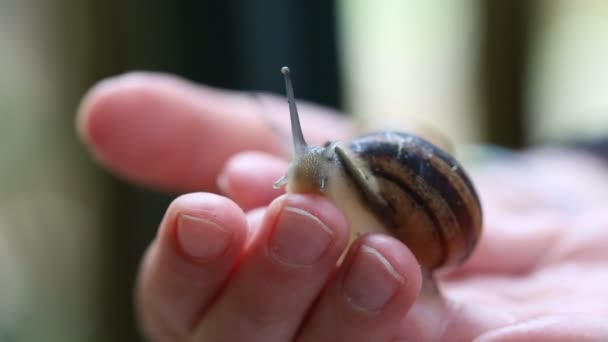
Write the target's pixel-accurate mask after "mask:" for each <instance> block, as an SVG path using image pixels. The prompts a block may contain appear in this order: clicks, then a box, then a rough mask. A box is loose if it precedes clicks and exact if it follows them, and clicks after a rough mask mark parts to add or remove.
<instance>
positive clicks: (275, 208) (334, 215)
mask: <svg viewBox="0 0 608 342" xmlns="http://www.w3.org/2000/svg"><path fill="white" fill-rule="evenodd" d="M287 208H295V209H299V210H302V211H304V212H306V213H310V214H311V215H312V216H314V217H316V218H318V219H319V220H320V221H321V222H322V223H323V224H324V225H325V226H327V227H329V229H331V230H332V231H333V233H334V234H335V235H336V236H335V239H336V241H337V242H338V243H339V244H340V245H344V246H343V248H344V247H345V245H346V243H347V242H348V239H349V232H350V228H349V225H348V222H347V220H346V217H345V216H344V214H343V213H342V212H341V211H340V209H338V207H336V205H335V204H334V203H333V202H331V201H330V200H328V199H327V198H325V197H323V196H320V195H316V194H299V193H290V194H285V195H283V196H280V197H278V198H276V199H275V200H274V201H273V202H272V203H271V204H270V206H269V207H268V210H267V211H266V219H267V220H268V219H270V220H276V218H277V217H278V215H279V214H280V213H281V212H282V211H284V210H285V209H287Z"/></svg>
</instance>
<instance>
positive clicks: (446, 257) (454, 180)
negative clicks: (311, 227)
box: [274, 67, 482, 294]
mask: <svg viewBox="0 0 608 342" xmlns="http://www.w3.org/2000/svg"><path fill="white" fill-rule="evenodd" d="M281 73H282V74H283V76H284V79H285V88H286V91H287V100H288V102H289V114H290V117H291V130H292V136H293V145H294V156H293V160H292V161H291V163H290V164H289V167H288V169H287V173H286V175H285V176H283V177H282V178H281V179H279V180H278V181H277V182H276V183H275V184H274V187H275V188H280V187H282V186H286V191H287V192H297V193H317V194H321V195H323V196H326V197H327V198H329V199H330V200H332V201H333V202H334V203H335V204H336V206H337V207H338V208H339V209H340V210H341V211H342V212H343V213H344V215H345V216H346V218H347V220H348V222H349V224H350V227H351V242H352V240H354V239H355V238H356V237H357V236H358V235H360V234H362V233H366V232H381V233H386V234H390V235H392V236H394V237H396V238H397V239H399V240H400V241H402V242H403V243H404V244H405V245H407V246H408V248H409V249H410V250H411V251H412V253H413V254H414V255H415V256H416V258H417V260H418V262H419V263H420V266H421V268H422V272H423V275H424V278H425V279H424V280H423V281H424V284H423V289H424V292H426V293H429V294H438V290H437V287H436V286H435V282H434V278H433V276H432V275H433V273H434V271H435V270H438V269H441V268H446V267H450V266H457V265H459V264H461V263H463V262H464V261H465V260H466V259H467V258H468V257H469V256H470V254H471V253H472V251H473V249H474V248H475V246H476V244H477V241H478V240H479V236H480V234H481V225H482V214H481V204H480V201H479V198H478V196H477V193H476V191H475V188H474V186H473V183H472V182H471V180H470V179H469V177H468V176H467V174H466V173H465V170H464V168H463V167H462V166H461V165H460V164H459V163H458V162H457V161H456V160H455V159H454V158H453V157H452V156H451V155H450V154H448V153H447V152H445V151H443V150H442V149H440V148H439V147H437V146H435V145H433V144H432V143H430V142H428V141H427V140H425V139H423V138H421V137H419V136H416V135H413V134H409V133H404V132H398V131H380V132H374V133H370V134H366V135H363V136H360V137H358V138H355V139H353V140H352V141H350V142H348V143H344V144H343V143H341V142H336V141H333V142H328V143H327V144H325V145H324V146H323V147H321V146H311V145H308V144H306V141H305V139H304V135H303V133H302V128H301V126H300V119H299V115H298V110H297V107H296V103H295V96H294V91H293V85H292V82H291V76H290V70H289V68H287V67H283V68H281Z"/></svg>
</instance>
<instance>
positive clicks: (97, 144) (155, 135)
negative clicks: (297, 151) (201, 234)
mask: <svg viewBox="0 0 608 342" xmlns="http://www.w3.org/2000/svg"><path fill="white" fill-rule="evenodd" d="M277 82H280V78H279V77H278V76H277ZM298 105H299V106H300V107H301V112H302V116H303V117H302V121H303V127H304V130H305V131H306V132H305V134H306V136H307V138H308V139H310V141H311V142H316V143H319V142H322V141H324V140H325V139H328V138H331V139H336V138H341V137H345V136H347V135H348V131H349V125H348V123H347V119H345V118H342V117H340V116H339V115H337V113H336V112H334V111H332V110H330V109H326V108H323V107H320V106H314V105H310V104H306V103H299V104H298ZM288 120H289V115H288V107H287V101H286V100H285V99H284V98H281V97H278V96H273V95H269V94H259V95H258V96H251V95H250V94H249V95H248V94H246V93H241V92H235V91H226V90H219V89H214V88H211V87H206V86H201V85H195V84H194V83H191V82H188V81H185V80H183V79H179V78H177V77H173V76H169V75H163V74H155V73H141V72H138V73H130V74H126V75H123V76H119V77H115V78H111V79H108V80H105V81H102V82H101V83H99V84H98V85H96V86H95V87H93V89H91V90H90V91H89V92H88V94H87V95H86V96H85V97H84V99H83V101H82V103H81V105H80V108H79V111H78V119H77V129H78V132H79V135H80V137H81V139H82V140H83V141H84V142H85V144H87V145H88V147H89V149H90V151H91V153H92V154H93V155H94V156H95V158H96V159H97V160H98V161H100V162H101V163H102V164H103V165H104V166H105V167H107V168H108V169H110V170H112V171H114V172H116V173H117V174H118V175H120V176H123V177H125V178H127V179H128V180H130V181H133V182H135V183H139V184H143V185H148V186H152V187H155V188H160V189H163V190H172V191H192V190H207V191H215V190H217V189H216V185H215V183H216V177H217V175H218V173H219V172H220V170H221V168H222V166H223V164H224V162H225V161H226V160H228V158H230V157H231V156H232V155H234V154H235V153H237V152H241V151H244V150H258V151H263V152H268V153H272V154H275V155H283V154H284V153H285V151H286V150H287V151H290V150H291V147H290V146H284V145H285V144H286V143H289V139H286V140H285V139H281V137H280V136H281V135H283V136H285V135H286V136H287V137H289V136H290V134H289V133H288V127H289V122H288ZM277 131H278V132H279V134H277ZM282 140H285V141H282Z"/></svg>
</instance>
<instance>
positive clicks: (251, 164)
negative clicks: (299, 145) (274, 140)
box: [217, 151, 287, 210]
mask: <svg viewBox="0 0 608 342" xmlns="http://www.w3.org/2000/svg"><path fill="white" fill-rule="evenodd" d="M286 168H287V162H286V161H285V160H283V159H281V158H279V157H276V156H274V155H271V154H268V153H263V152H257V151H247V152H242V153H238V154H236V155H234V156H233V157H231V158H230V159H229V160H228V161H227V162H226V164H225V166H224V168H223V170H222V171H221V172H220V175H219V176H218V179H217V186H218V189H220V191H222V193H224V194H225V195H227V196H229V197H230V198H231V199H232V200H234V201H235V202H236V203H237V204H239V205H240V206H241V208H243V210H249V209H252V208H256V207H259V206H263V205H268V203H270V201H272V200H273V199H274V198H276V197H278V196H279V195H281V194H282V193H283V192H284V191H283V190H282V189H274V188H273V187H272V185H273V184H274V182H275V181H276V180H277V179H279V178H280V177H281V176H282V175H283V174H284V173H285V170H286Z"/></svg>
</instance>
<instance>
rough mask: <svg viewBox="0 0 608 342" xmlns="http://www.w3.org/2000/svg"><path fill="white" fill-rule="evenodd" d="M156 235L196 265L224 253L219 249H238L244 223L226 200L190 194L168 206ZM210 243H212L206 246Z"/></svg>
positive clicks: (214, 195)
mask: <svg viewBox="0 0 608 342" xmlns="http://www.w3.org/2000/svg"><path fill="white" fill-rule="evenodd" d="M159 234H160V235H161V236H162V237H163V241H165V242H170V243H172V244H173V245H174V246H175V249H176V250H177V251H179V252H181V253H183V255H184V256H186V257H187V258H191V259H194V260H195V261H196V260H199V261H200V260H204V259H206V258H205V257H202V256H204V255H209V253H211V252H213V251H215V252H217V253H216V254H214V255H209V256H210V257H217V256H219V255H221V254H222V252H225V251H224V250H223V249H221V245H225V246H226V248H228V247H232V248H233V249H234V248H239V246H240V245H241V244H242V241H244V239H245V237H246V235H247V219H246V217H245V214H244V213H243V211H242V210H241V209H240V208H239V207H238V205H236V204H235V203H234V202H233V201H231V200H230V199H228V198H226V197H223V196H220V195H216V194H212V193H191V194H186V195H182V196H179V197H178V198H176V199H175V200H174V201H173V203H171V205H170V206H169V209H168V210H167V215H166V216H165V219H164V220H163V223H162V224H161V230H160V231H159ZM211 240H213V241H214V243H209V242H210V241H211ZM233 240H236V241H233ZM230 244H231V245H232V246H229V245H230ZM201 246H203V247H204V248H203V250H201Z"/></svg>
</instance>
